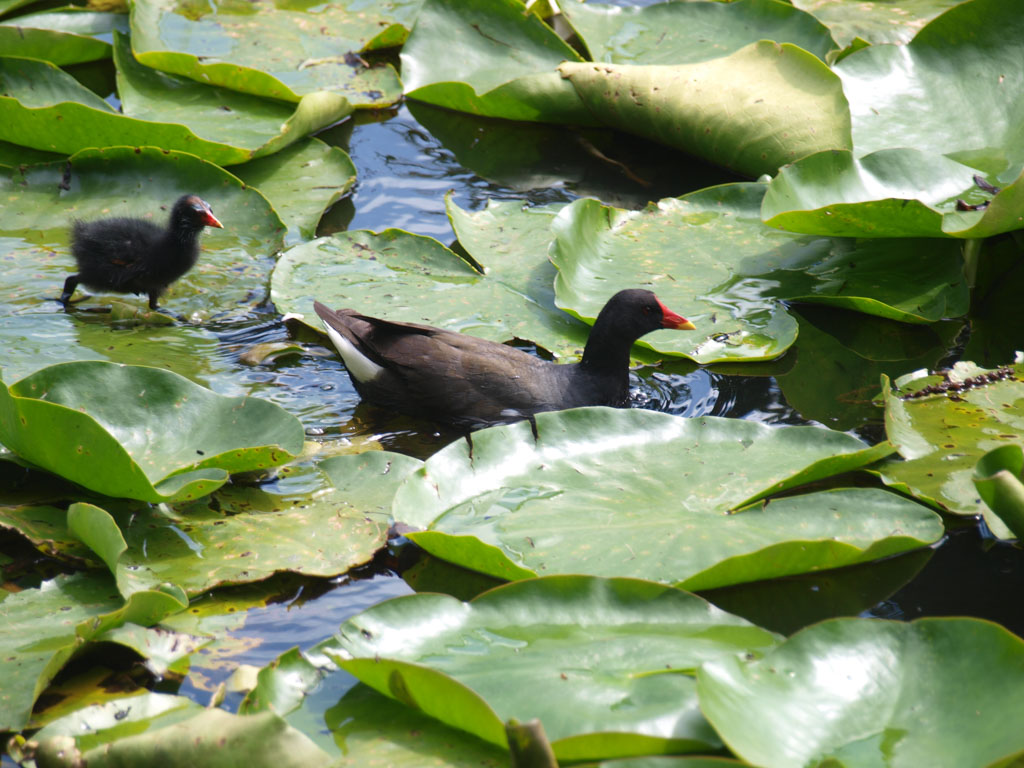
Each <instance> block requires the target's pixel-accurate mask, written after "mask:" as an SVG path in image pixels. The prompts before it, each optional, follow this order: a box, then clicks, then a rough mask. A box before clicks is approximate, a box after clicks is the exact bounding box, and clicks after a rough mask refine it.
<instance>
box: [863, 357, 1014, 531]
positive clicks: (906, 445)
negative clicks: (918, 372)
mask: <svg viewBox="0 0 1024 768" xmlns="http://www.w3.org/2000/svg"><path fill="white" fill-rule="evenodd" d="M987 373H989V371H986V370H984V369H980V368H978V367H977V366H975V365H973V364H972V363H958V364H957V366H956V367H955V368H954V369H953V371H952V372H951V373H950V375H949V381H950V382H952V383H953V384H954V385H956V384H957V383H960V382H963V381H965V380H967V379H973V378H974V377H976V376H978V375H987ZM1022 377H1024V365H1019V364H1018V365H1016V366H1014V367H1013V369H1012V375H1011V376H1009V377H1004V378H999V379H997V380H995V381H992V382H986V383H984V384H982V385H979V386H975V387H973V388H968V389H966V391H957V390H956V389H955V388H954V390H952V391H948V392H937V393H935V394H929V395H926V396H924V397H919V398H918V397H915V398H912V399H907V398H906V396H907V395H908V394H911V393H913V392H916V391H919V390H923V389H924V388H925V387H929V386H932V385H940V384H943V383H944V382H943V377H941V376H926V377H914V376H904V377H902V378H899V379H897V380H896V384H897V385H898V387H899V389H898V390H896V391H893V390H892V389H891V387H890V386H889V380H888V379H887V378H885V377H883V379H882V394H883V396H884V398H885V431H886V434H887V435H888V437H889V440H890V441H892V443H893V444H894V445H895V446H896V448H897V450H898V451H899V453H900V455H901V456H902V457H903V458H904V459H906V461H900V462H890V463H886V464H884V465H882V466H881V467H880V468H879V474H880V475H881V477H882V479H883V480H884V481H885V482H886V483H888V484H889V485H892V486H894V487H896V488H899V489H900V490H903V491H905V492H907V493H910V494H912V495H914V496H916V497H918V498H920V499H922V500H923V501H926V502H928V503H929V504H934V505H935V506H938V507H940V508H941V509H944V510H946V511H947V512H953V513H956V514H960V515H978V514H980V515H983V516H984V518H985V522H986V523H988V526H989V528H990V529H992V531H993V532H994V533H995V534H996V535H997V536H1000V537H1003V538H1012V537H1013V534H1012V533H1011V532H1010V530H1009V529H1008V528H1007V527H1006V524H1005V523H1003V521H1002V520H1001V519H1000V518H999V517H998V516H997V515H995V514H994V513H993V512H992V511H991V510H990V509H989V508H988V507H987V506H986V505H985V504H984V503H983V502H982V500H981V499H980V498H979V496H978V491H977V489H976V488H975V487H974V482H973V475H974V467H975V465H976V464H977V463H978V459H980V458H981V457H982V456H983V455H984V454H985V453H987V452H988V451H990V450H992V449H993V448H999V447H1000V446H1004V445H1012V444H1016V445H1022V444H1024V383H1022V382H1021V381H1020V379H1021V378H1022ZM947 386H948V385H947ZM950 395H952V397H951V396H950ZM954 398H956V399H954Z"/></svg>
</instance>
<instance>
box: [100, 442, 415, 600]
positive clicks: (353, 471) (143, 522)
mask: <svg viewBox="0 0 1024 768" xmlns="http://www.w3.org/2000/svg"><path fill="white" fill-rule="evenodd" d="M419 465H420V462H419V461H417V460H416V459H410V458H408V457H406V456H401V455H398V454H391V453H385V452H382V451H368V452H366V453H362V454H358V455H353V456H343V457H338V458H336V459H332V460H331V462H330V463H329V464H327V466H328V467H329V477H330V481H331V485H327V484H326V483H325V484H324V485H323V486H322V487H320V488H319V489H318V490H316V491H314V492H313V493H291V494H289V493H269V492H267V491H264V490H261V489H259V488H251V487H245V486H227V487H225V488H222V489H220V490H219V491H217V492H216V493H215V494H214V495H213V496H211V497H209V498H206V499H201V500H199V501H196V502H194V503H192V504H188V505H182V506H177V507H175V508H174V509H168V510H152V509H141V510H140V509H132V510H124V511H122V512H120V513H119V514H117V516H116V517H117V520H118V521H119V522H120V524H121V527H122V530H123V532H124V538H125V541H126V543H127V550H126V551H125V552H124V554H122V555H120V556H119V559H118V561H117V565H116V568H115V569H114V570H115V572H116V574H117V581H118V586H119V588H120V589H121V590H122V591H123V592H124V593H125V594H131V593H132V592H135V591H137V590H140V589H147V588H151V587H152V586H153V585H156V584H161V583H164V582H168V581H170V582H173V583H175V584H178V585H179V586H181V587H182V588H183V589H184V590H185V591H186V592H187V593H189V594H191V595H194V594H199V593H201V592H204V591H206V590H208V589H210V588H211V587H216V586H219V585H221V584H237V583H243V582H250V581H258V580H260V579H265V578H267V577H269V576H272V575H273V574H274V573H277V572H279V571H292V572H296V573H303V574H306V575H310V576H337V575H338V574H342V573H345V572H346V571H348V570H349V569H350V568H352V567H354V566H357V565H362V564H363V563H366V562H367V561H368V560H370V559H371V558H372V557H373V555H374V553H375V552H376V551H377V550H378V549H380V548H381V547H383V546H384V544H385V542H386V540H387V517H388V511H389V509H390V505H391V498H392V496H393V495H394V492H395V489H396V488H397V487H398V485H399V484H400V483H401V481H402V480H403V479H404V478H405V476H406V475H408V474H409V473H410V472H412V471H413V470H414V469H417V468H418V467H419Z"/></svg>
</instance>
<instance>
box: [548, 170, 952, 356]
mask: <svg viewBox="0 0 1024 768" xmlns="http://www.w3.org/2000/svg"><path fill="white" fill-rule="evenodd" d="M764 189H765V187H764V185H761V184H730V185H723V186H720V187H712V188H711V189H707V190H701V191H700V192H695V193H693V194H691V195H686V196H685V197H682V198H668V199H666V200H662V201H660V202H658V203H657V204H652V205H650V206H648V207H647V208H646V209H644V210H642V211H623V210H619V209H616V208H611V207H608V206H603V205H601V204H600V203H599V202H597V201H596V200H579V201H576V202H574V203H573V204H571V205H570V206H568V207H567V208H565V209H564V210H563V211H562V212H561V213H560V214H559V215H558V216H557V218H556V219H555V221H554V223H553V225H552V229H553V231H554V233H555V242H554V245H553V246H552V252H551V257H552V261H553V262H554V263H555V266H556V267H558V270H559V274H558V278H557V279H556V280H555V294H556V296H557V304H558V305H559V306H561V307H563V308H565V309H567V310H568V311H570V312H572V313H573V314H575V315H576V316H578V317H582V318H593V317H596V316H597V313H598V312H599V311H600V308H601V306H602V305H603V303H604V302H605V301H606V300H607V298H608V296H609V294H610V293H612V292H613V291H614V288H615V287H618V286H625V285H631V286H646V287H650V288H651V289H652V290H654V291H655V292H656V293H657V294H658V296H659V298H661V300H662V301H663V302H665V303H666V305H667V306H669V307H670V308H673V309H674V310H675V311H677V312H679V313H681V314H684V315H685V316H686V317H688V318H690V319H691V320H693V322H694V324H695V325H696V326H697V331H696V332H693V333H688V334H681V333H669V332H658V333H654V334H649V335H648V336H645V337H644V338H643V339H641V340H640V342H639V343H640V345H641V346H646V347H650V348H653V349H655V350H657V351H659V352H662V353H669V354H676V355H685V356H687V357H690V358H691V359H693V360H696V361H697V362H700V363H711V362H719V361H729V360H766V359H772V358H775V357H778V356H779V355H781V354H782V353H783V352H785V351H786V349H788V348H789V346H790V345H791V344H792V343H793V341H794V340H795V338H796V321H795V320H794V319H793V317H792V316H791V315H789V314H788V312H787V311H786V309H785V307H784V306H783V305H782V304H781V301H783V300H791V301H792V300H797V301H811V302H815V303H822V304H829V305H832V306H839V307H844V308H848V309H855V310H857V311H859V312H865V313H868V314H873V315H879V316H881V317H887V318H890V319H894V320H901V321H904V322H916V323H920V322H928V321H934V320H939V319H941V318H943V317H946V316H955V315H960V314H963V313H964V312H966V311H967V304H968V292H967V287H966V284H965V283H964V280H963V272H962V261H961V255H960V249H959V247H958V246H957V245H956V244H955V243H953V242H950V243H947V244H936V242H935V241H934V240H923V239H922V240H906V241H886V240H857V241H853V240H844V239H838V238H835V239H833V238H821V237H814V236H808V235H799V236H798V235H789V234H783V233H781V232H779V231H773V230H772V228H771V227H767V226H765V225H764V224H763V223H761V220H760V207H761V199H762V195H763V194H764ZM897 275H899V276H898V277H897Z"/></svg>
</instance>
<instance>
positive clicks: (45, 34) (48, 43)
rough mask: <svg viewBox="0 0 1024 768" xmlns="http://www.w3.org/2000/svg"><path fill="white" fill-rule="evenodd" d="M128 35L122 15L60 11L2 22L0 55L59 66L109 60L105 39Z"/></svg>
mask: <svg viewBox="0 0 1024 768" xmlns="http://www.w3.org/2000/svg"><path fill="white" fill-rule="evenodd" d="M114 30H121V31H123V32H126V31H127V30H128V17H127V16H126V15H125V14H123V13H108V12H106V11H89V10H85V9H84V8H75V7H73V6H72V7H70V8H61V9H58V10H55V11H45V12H42V13H29V14H26V15H24V16H16V17H14V18H10V19H4V20H3V21H0V51H3V52H4V55H5V56H21V57H23V58H26V59H43V60H45V61H49V62H51V63H52V64H56V65H57V66H63V65H65V64H78V63H80V62H83V61H95V60H96V59H108V58H110V43H108V42H107V41H106V40H105V39H103V38H104V36H109V35H110V33H111V32H113V31H114Z"/></svg>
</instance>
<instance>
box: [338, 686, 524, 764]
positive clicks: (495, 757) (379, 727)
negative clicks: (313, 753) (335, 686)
mask: <svg viewBox="0 0 1024 768" xmlns="http://www.w3.org/2000/svg"><path fill="white" fill-rule="evenodd" d="M324 722H325V724H326V726H327V727H328V728H329V729H330V730H331V731H332V733H333V734H334V737H335V739H336V740H337V741H338V744H339V746H340V747H343V748H344V751H343V753H342V757H341V758H340V759H339V761H338V762H337V763H335V768H350V767H351V768H365V767H366V766H380V767H381V768H383V767H384V766H388V767H389V768H453V766H457V767H458V768H470V767H471V766H474V767H476V768H505V766H507V765H508V752H507V751H506V750H505V749H501V748H499V747H497V746H495V745H494V744H489V743H487V742H485V741H481V740H480V739H478V738H476V737H475V736H471V735H469V734H468V733H466V732H465V731H460V730H457V729H455V728H451V727H449V726H447V725H444V724H443V723H440V722H438V721H437V720H435V719H434V718H432V717H429V716H427V715H424V714H423V713H422V712H420V711H419V710H416V709H413V708H411V707H406V706H404V705H403V704H400V703H399V702H397V701H395V700H394V699H391V698H388V697H387V696H383V695H381V694H379V693H377V692H376V691H375V690H373V689H372V688H370V687H369V686H366V685H356V686H354V687H353V688H351V689H349V691H348V692H347V693H346V694H345V695H344V696H342V698H341V700H340V701H338V703H337V704H336V705H335V706H333V707H331V709H329V710H327V712H326V713H325V714H324Z"/></svg>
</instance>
